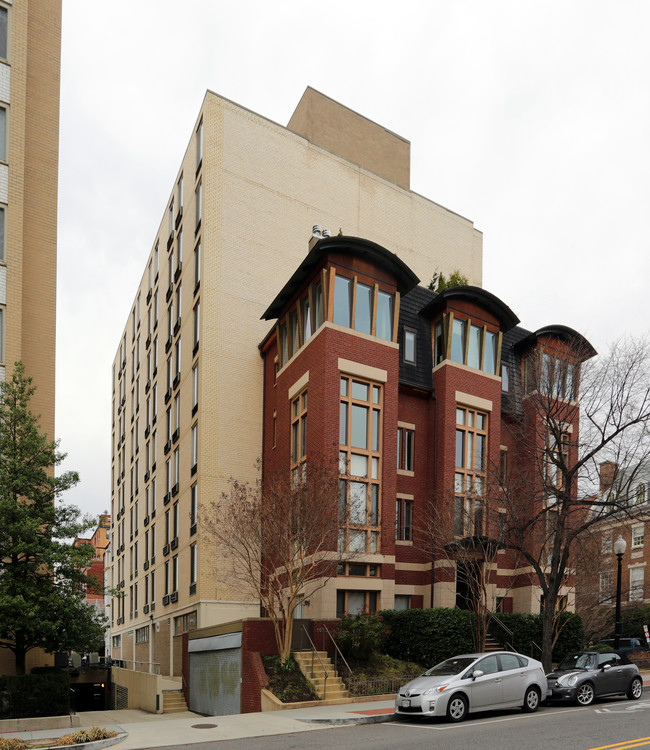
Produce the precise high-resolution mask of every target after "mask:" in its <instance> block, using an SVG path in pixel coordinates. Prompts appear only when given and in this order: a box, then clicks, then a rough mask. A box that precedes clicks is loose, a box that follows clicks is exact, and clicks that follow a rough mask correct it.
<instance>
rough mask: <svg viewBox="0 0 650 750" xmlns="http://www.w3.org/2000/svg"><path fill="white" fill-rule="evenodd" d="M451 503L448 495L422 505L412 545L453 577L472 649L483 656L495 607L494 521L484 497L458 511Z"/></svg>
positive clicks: (495, 516) (496, 528)
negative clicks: (468, 619) (470, 621)
mask: <svg viewBox="0 0 650 750" xmlns="http://www.w3.org/2000/svg"><path fill="white" fill-rule="evenodd" d="M455 500H456V498H455V497H454V496H453V493H450V496H449V501H448V502H435V501H434V500H431V501H429V502H428V503H427V504H426V506H425V508H424V511H423V513H421V514H419V518H420V522H419V523H418V524H417V525H416V526H415V527H414V529H413V531H414V534H413V545H414V546H415V547H416V548H417V549H420V550H421V551H422V552H424V553H425V554H427V555H428V556H431V559H432V560H434V561H435V562H437V563H438V570H439V571H441V570H443V569H446V570H447V572H448V573H449V574H450V575H454V576H455V579H456V591H457V598H459V597H462V599H463V601H462V602H460V606H462V607H464V608H466V609H468V610H470V611H471V612H473V613H474V616H475V619H474V634H473V635H474V646H475V648H476V650H477V651H484V650H485V639H486V636H487V632H488V624H489V622H488V621H489V616H490V615H489V613H490V612H491V611H493V610H494V607H495V604H496V602H495V601H494V595H493V580H492V574H493V570H494V567H495V565H494V563H495V560H496V554H497V552H498V551H499V549H500V548H501V544H500V542H499V516H498V513H496V509H493V508H492V506H491V503H490V499H489V497H485V498H478V497H476V498H474V497H469V498H462V501H461V503H460V506H459V507H456V503H455ZM459 500H460V498H459ZM493 511H495V512H493ZM443 576H444V573H443ZM457 603H458V602H457Z"/></svg>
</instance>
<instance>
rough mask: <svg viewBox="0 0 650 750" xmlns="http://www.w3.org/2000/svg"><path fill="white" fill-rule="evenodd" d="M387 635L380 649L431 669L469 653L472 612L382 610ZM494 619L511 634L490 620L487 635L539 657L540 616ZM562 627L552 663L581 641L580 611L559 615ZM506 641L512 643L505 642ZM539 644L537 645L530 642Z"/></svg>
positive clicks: (523, 652) (460, 610) (540, 642)
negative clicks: (509, 634) (435, 665)
mask: <svg viewBox="0 0 650 750" xmlns="http://www.w3.org/2000/svg"><path fill="white" fill-rule="evenodd" d="M379 614H380V615H381V616H382V619H383V621H384V624H385V625H387V626H388V633H387V635H386V640H385V643H384V648H383V652H384V653H386V654H388V655H389V656H393V657H395V658H396V659H404V660H406V661H414V662H417V663H418V664H421V665H422V666H426V667H431V666H433V665H434V664H437V663H438V662H441V661H444V659H448V658H449V657H451V656H455V655H457V654H467V653H473V652H474V651H475V650H476V648H475V646H474V638H473V625H474V613H473V612H470V611H468V610H463V609H443V608H440V609H409V610H402V611H396V610H391V609H389V610H383V611H382V612H380V613H379ZM498 618H499V619H500V620H501V621H502V622H503V623H504V624H505V625H507V627H508V628H509V629H510V630H511V631H512V632H513V635H512V638H511V637H510V636H506V635H505V633H504V631H503V630H502V629H501V628H499V627H498V626H495V625H494V624H492V625H491V626H490V628H489V630H490V633H491V634H492V636H493V637H494V638H495V640H496V641H498V642H499V643H501V644H502V645H503V647H504V648H510V647H512V648H514V649H515V650H516V651H518V652H519V653H521V654H526V655H528V656H532V657H533V658H534V659H539V658H540V655H541V654H540V650H539V648H537V646H539V647H541V645H542V616H541V615H531V614H528V615H527V614H499V615H498ZM561 622H562V623H563V627H562V631H561V632H560V635H559V637H558V639H557V642H556V644H555V648H554V649H553V657H552V658H553V661H559V659H561V658H562V657H563V656H564V655H565V654H567V653H569V652H571V651H579V650H580V649H581V648H583V645H584V630H583V627H582V620H581V619H580V617H579V616H578V615H574V614H570V613H564V614H562V615H561ZM506 640H508V641H509V642H510V645H506V643H505V641H506ZM533 644H537V646H535V645H533Z"/></svg>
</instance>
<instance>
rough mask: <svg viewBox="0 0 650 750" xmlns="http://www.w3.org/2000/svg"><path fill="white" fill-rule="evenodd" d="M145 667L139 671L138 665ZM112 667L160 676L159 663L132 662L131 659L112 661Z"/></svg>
mask: <svg viewBox="0 0 650 750" xmlns="http://www.w3.org/2000/svg"><path fill="white" fill-rule="evenodd" d="M142 664H144V665H145V669H141V668H140V667H139V666H138V665H142ZM112 665H113V666H114V667H119V668H122V669H128V670H130V671H131V672H149V674H160V663H159V662H157V661H133V660H132V659H113V660H112Z"/></svg>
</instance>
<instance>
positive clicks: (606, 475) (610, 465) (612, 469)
mask: <svg viewBox="0 0 650 750" xmlns="http://www.w3.org/2000/svg"><path fill="white" fill-rule="evenodd" d="M599 471H600V491H601V492H606V491H607V490H608V489H609V488H610V487H611V486H612V485H613V484H614V480H615V479H616V474H617V473H618V464H617V463H615V462H614V461H603V462H602V463H601V465H600V469H599Z"/></svg>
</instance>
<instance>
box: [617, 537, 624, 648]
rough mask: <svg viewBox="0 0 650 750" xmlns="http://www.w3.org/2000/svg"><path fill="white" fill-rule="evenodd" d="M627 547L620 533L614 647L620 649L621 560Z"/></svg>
mask: <svg viewBox="0 0 650 750" xmlns="http://www.w3.org/2000/svg"><path fill="white" fill-rule="evenodd" d="M626 549H627V544H626V542H625V539H623V537H622V536H621V535H620V534H619V537H618V539H617V540H616V541H615V542H614V554H615V555H616V560H617V566H616V621H615V624H614V649H616V650H618V647H619V644H620V640H621V629H622V623H621V562H622V560H623V555H624V554H625V550H626Z"/></svg>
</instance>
